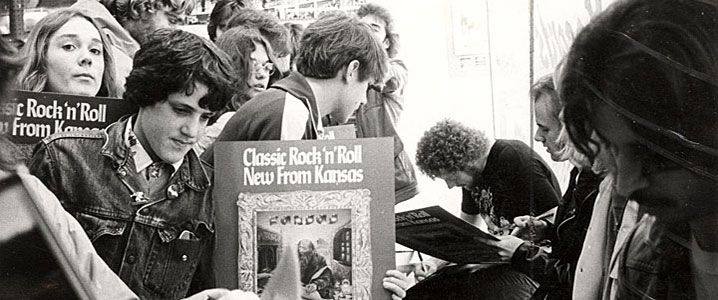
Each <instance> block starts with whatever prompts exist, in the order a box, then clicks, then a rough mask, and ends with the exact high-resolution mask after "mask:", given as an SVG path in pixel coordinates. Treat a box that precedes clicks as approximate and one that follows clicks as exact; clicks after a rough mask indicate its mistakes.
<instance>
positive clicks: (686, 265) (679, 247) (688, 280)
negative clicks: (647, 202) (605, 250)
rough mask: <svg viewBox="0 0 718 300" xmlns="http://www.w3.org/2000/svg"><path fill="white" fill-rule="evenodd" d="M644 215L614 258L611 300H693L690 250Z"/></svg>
mask: <svg viewBox="0 0 718 300" xmlns="http://www.w3.org/2000/svg"><path fill="white" fill-rule="evenodd" d="M667 227H668V226H667V225H665V224H661V223H660V222H658V221H656V217H654V216H652V215H649V214H645V215H644V216H643V218H642V219H641V221H640V222H639V223H638V224H636V227H634V229H633V231H632V232H631V234H630V236H628V238H627V239H626V241H625V243H624V244H623V245H622V248H621V249H620V252H619V254H618V255H619V256H618V268H619V269H618V270H619V272H618V279H617V282H618V288H617V290H616V295H615V299H695V298H696V294H695V289H694V285H693V274H692V272H691V261H690V255H691V253H690V249H689V247H688V245H687V244H686V243H685V242H683V240H684V239H683V238H681V236H680V235H677V234H675V233H673V232H672V231H685V230H684V229H676V228H675V226H674V227H671V228H670V229H671V230H669V228H667Z"/></svg>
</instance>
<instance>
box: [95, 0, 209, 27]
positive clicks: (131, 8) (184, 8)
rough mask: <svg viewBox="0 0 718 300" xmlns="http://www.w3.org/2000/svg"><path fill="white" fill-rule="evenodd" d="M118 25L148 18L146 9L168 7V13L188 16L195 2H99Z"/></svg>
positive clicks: (174, 0) (107, 0) (122, 0)
mask: <svg viewBox="0 0 718 300" xmlns="http://www.w3.org/2000/svg"><path fill="white" fill-rule="evenodd" d="M99 1H100V2H101V3H102V5H104V6H105V7H106V8H107V10H108V11H109V12H110V14H111V15H112V16H113V17H115V19H117V21H118V22H120V24H123V26H124V24H125V22H126V21H128V20H141V19H146V18H149V17H150V15H148V14H145V13H144V12H145V11H147V10H148V9H158V8H161V7H163V6H165V7H169V8H170V12H172V13H176V14H189V13H191V12H192V10H194V7H195V6H196V3H197V0H99Z"/></svg>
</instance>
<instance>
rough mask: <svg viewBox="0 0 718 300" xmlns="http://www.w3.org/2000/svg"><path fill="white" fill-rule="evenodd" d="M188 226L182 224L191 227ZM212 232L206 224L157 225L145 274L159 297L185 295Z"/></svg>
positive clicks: (151, 287)
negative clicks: (164, 226)
mask: <svg viewBox="0 0 718 300" xmlns="http://www.w3.org/2000/svg"><path fill="white" fill-rule="evenodd" d="M191 227H192V226H187V227H185V228H191ZM210 235H211V232H210V230H209V228H207V227H206V226H198V227H194V230H188V229H183V228H171V229H156V233H155V235H154V238H153V239H152V246H151V249H150V252H149V258H148V260H147V269H146V272H145V275H144V279H143V280H144V283H145V286H146V287H147V288H148V289H149V290H151V291H153V292H155V293H157V294H159V295H161V296H162V298H168V299H169V298H171V299H179V298H183V297H185V296H186V295H185V294H186V292H187V290H188V288H189V285H190V283H191V282H192V278H193V275H194V273H195V270H196V269H197V265H198V264H199V261H200V258H201V256H202V255H206V254H205V253H204V252H205V251H203V250H204V248H206V247H205V245H207V243H208V241H209V236H210Z"/></svg>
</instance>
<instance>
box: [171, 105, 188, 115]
mask: <svg viewBox="0 0 718 300" xmlns="http://www.w3.org/2000/svg"><path fill="white" fill-rule="evenodd" d="M172 110H174V112H175V113H176V114H178V115H187V114H189V113H190V111H189V110H187V109H184V108H181V107H173V108H172Z"/></svg>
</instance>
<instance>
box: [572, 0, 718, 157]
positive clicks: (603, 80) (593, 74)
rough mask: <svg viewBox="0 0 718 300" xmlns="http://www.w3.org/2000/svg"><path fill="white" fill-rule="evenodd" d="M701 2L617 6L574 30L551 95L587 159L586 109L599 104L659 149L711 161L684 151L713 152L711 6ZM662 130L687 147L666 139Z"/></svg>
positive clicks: (663, 0)
mask: <svg viewBox="0 0 718 300" xmlns="http://www.w3.org/2000/svg"><path fill="white" fill-rule="evenodd" d="M709 2H710V1H698V0H684V1H676V0H630V1H621V2H618V3H616V4H614V5H613V6H611V7H610V8H609V9H608V10H606V11H605V12H604V13H602V14H601V15H599V16H598V17H596V18H595V19H594V20H593V21H592V22H591V23H590V24H589V25H588V26H586V27H585V28H584V29H583V30H582V31H581V32H580V34H579V35H578V36H577V37H576V39H575V41H574V44H573V46H572V47H571V50H570V53H569V55H568V58H567V61H566V66H565V68H564V74H563V76H562V81H561V84H560V86H561V87H560V88H561V90H560V91H559V92H560V97H561V99H562V100H563V101H565V102H566V106H565V112H564V113H565V121H566V126H567V128H568V131H569V134H570V135H571V139H572V140H573V141H575V143H576V146H577V148H578V149H579V150H580V151H581V152H583V153H586V154H587V155H588V156H589V157H593V156H594V155H595V152H596V151H595V150H594V149H591V148H590V146H591V144H593V145H594V146H595V144H596V142H595V141H592V140H591V134H592V133H593V128H594V126H593V124H592V123H591V122H592V121H591V120H592V115H591V114H592V111H591V110H592V109H595V108H593V107H595V105H596V103H604V104H607V105H609V106H610V107H613V108H614V109H616V110H617V111H618V112H620V113H621V114H622V115H623V116H624V117H625V118H630V119H632V120H633V122H631V123H632V126H633V130H634V131H635V132H636V134H638V135H640V136H641V137H642V138H644V139H646V140H648V141H650V142H651V143H654V144H656V145H661V147H664V148H665V149H664V151H668V152H672V153H674V154H676V155H680V156H683V157H690V158H689V159H690V160H692V161H693V162H696V163H698V164H704V165H706V164H707V165H711V164H712V165H715V164H716V160H715V158H713V157H711V156H710V155H706V154H705V153H701V152H700V151H692V150H691V149H689V148H692V147H690V146H686V145H687V144H690V143H693V142H695V143H699V144H702V145H704V146H708V147H712V148H713V149H716V148H718V135H716V132H717V131H718V118H717V117H716V116H717V115H718V84H717V82H718V8H717V7H716V4H715V2H710V3H709ZM641 120H643V121H641ZM661 128H662V129H661ZM666 130H668V131H673V133H677V134H678V135H680V136H682V137H683V138H685V139H687V140H690V141H692V142H685V143H683V142H681V141H680V140H681V139H676V138H675V137H676V136H675V135H674V136H673V138H671V137H670V135H672V134H670V133H669V134H666ZM677 141H678V142H677ZM684 146H685V147H684Z"/></svg>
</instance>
